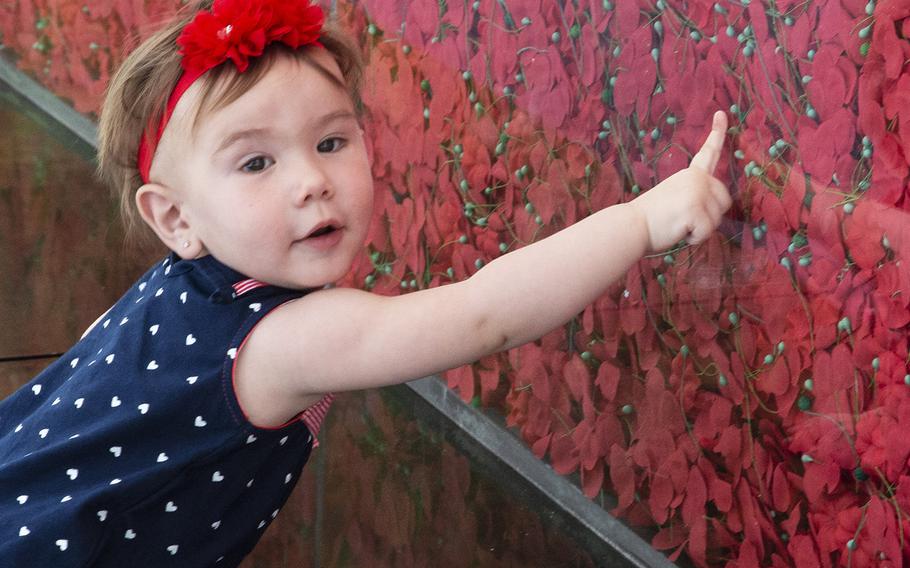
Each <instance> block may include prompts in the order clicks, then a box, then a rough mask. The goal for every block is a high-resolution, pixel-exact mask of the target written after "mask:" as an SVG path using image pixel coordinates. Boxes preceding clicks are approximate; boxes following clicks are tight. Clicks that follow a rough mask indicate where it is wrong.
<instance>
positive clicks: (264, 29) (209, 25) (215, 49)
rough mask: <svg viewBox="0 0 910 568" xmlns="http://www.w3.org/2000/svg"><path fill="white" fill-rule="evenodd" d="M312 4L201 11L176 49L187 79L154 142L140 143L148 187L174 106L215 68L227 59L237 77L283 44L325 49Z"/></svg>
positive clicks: (319, 15)
mask: <svg viewBox="0 0 910 568" xmlns="http://www.w3.org/2000/svg"><path fill="white" fill-rule="evenodd" d="M310 2H311V0H215V2H214V4H213V5H212V10H211V12H199V13H198V14H196V17H195V18H193V21H191V22H190V23H189V24H187V25H186V27H185V28H183V32H182V33H181V34H180V37H179V38H177V45H179V46H180V55H181V56H182V57H183V59H182V60H181V66H182V67H183V74H182V75H181V76H180V80H179V81H177V84H176V85H175V86H174V90H173V91H172V92H171V95H170V97H168V101H167V107H166V109H165V111H164V115H163V116H162V117H161V122H160V123H159V124H158V128H157V129H155V130H154V132H155V134H154V137H153V138H152V139H151V140H147V138H148V137H147V136H146V135H145V134H144V133H143V136H142V138H141V140H140V141H139V155H138V168H139V175H140V176H141V177H142V181H143V183H148V181H149V170H150V169H151V167H152V157H154V155H155V149H156V148H157V147H158V143H159V142H160V141H161V135H162V134H163V133H164V129H165V127H166V126H167V123H168V121H169V120H170V118H171V115H172V114H173V112H174V107H176V106H177V103H178V102H179V101H180V97H182V96H183V94H184V93H185V92H186V90H187V89H189V88H190V86H191V85H192V84H193V83H195V82H196V79H198V78H199V77H201V76H202V75H203V74H205V73H206V72H207V71H209V70H210V69H212V68H214V67H217V66H218V65H221V64H222V63H224V62H225V61H227V60H229V59H230V60H231V61H233V62H234V65H235V66H236V67H237V72H238V73H243V72H244V71H246V69H247V67H248V66H249V60H250V58H251V57H258V56H260V55H262V53H263V52H264V51H265V48H266V46H268V45H269V44H271V43H274V42H280V43H283V44H285V45H287V46H288V47H290V48H292V49H297V48H298V47H300V46H303V45H320V44H319V35H320V34H321V33H322V25H323V23H324V22H325V14H323V11H322V8H321V7H320V6H319V5H317V4H311V3H310Z"/></svg>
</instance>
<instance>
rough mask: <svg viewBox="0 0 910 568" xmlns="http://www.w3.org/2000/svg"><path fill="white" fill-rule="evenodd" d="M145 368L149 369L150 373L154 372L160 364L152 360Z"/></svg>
mask: <svg viewBox="0 0 910 568" xmlns="http://www.w3.org/2000/svg"><path fill="white" fill-rule="evenodd" d="M145 368H146V369H148V370H149V371H154V370H155V369H157V368H158V362H157V361H155V360H154V359H152V360H151V361H149V364H148V365H146V367H145Z"/></svg>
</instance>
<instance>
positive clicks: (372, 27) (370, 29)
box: [367, 24, 379, 36]
mask: <svg viewBox="0 0 910 568" xmlns="http://www.w3.org/2000/svg"><path fill="white" fill-rule="evenodd" d="M367 33H368V34H370V35H371V36H374V35H376V34H378V33H379V28H377V27H376V24H370V25H368V26H367Z"/></svg>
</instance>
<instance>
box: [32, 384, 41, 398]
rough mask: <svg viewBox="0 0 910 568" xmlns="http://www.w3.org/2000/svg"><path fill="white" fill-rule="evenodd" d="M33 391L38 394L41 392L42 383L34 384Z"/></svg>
mask: <svg viewBox="0 0 910 568" xmlns="http://www.w3.org/2000/svg"><path fill="white" fill-rule="evenodd" d="M32 392H33V393H35V395H36V396H37V395H39V394H41V385H32Z"/></svg>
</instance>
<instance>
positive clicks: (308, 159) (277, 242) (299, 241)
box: [165, 49, 373, 289]
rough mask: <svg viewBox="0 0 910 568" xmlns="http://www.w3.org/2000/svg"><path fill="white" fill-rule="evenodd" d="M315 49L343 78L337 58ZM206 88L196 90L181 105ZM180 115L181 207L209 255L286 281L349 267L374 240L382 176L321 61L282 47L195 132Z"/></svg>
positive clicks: (332, 274) (324, 279)
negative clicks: (373, 169) (375, 172)
mask: <svg viewBox="0 0 910 568" xmlns="http://www.w3.org/2000/svg"><path fill="white" fill-rule="evenodd" d="M313 51H314V53H312V54H311V57H312V59H313V60H315V63H316V64H318V65H319V66H320V67H322V68H323V69H324V70H325V71H328V72H329V73H331V74H333V75H335V76H336V77H337V78H338V79H339V81H341V80H342V76H341V71H340V70H339V68H338V66H337V64H336V63H335V61H334V60H333V59H332V57H331V56H330V55H329V54H328V53H326V52H325V50H319V49H316V50H313ZM198 96H199V93H198V89H193V88H191V89H190V90H189V91H187V93H186V94H185V95H184V97H183V98H182V99H181V101H180V102H181V105H180V106H183V103H187V105H186V106H187V107H188V106H189V105H190V104H193V105H195V101H194V100H193V97H198ZM187 99H188V100H187ZM179 110H180V109H179V108H178V109H177V110H176V111H175V115H174V118H175V119H176V118H177V111H179ZM180 122H181V125H180V127H179V128H178V129H177V130H178V132H177V133H176V136H175V137H174V138H173V142H174V144H173V145H172V148H171V149H170V150H169V152H168V154H170V155H169V156H167V158H166V160H165V163H166V164H171V163H172V164H173V166H174V168H175V169H176V170H177V171H175V172H173V173H174V174H175V176H174V178H173V179H175V180H179V181H178V182H176V183H175V184H174V185H178V186H179V187H178V188H177V189H176V193H177V194H178V199H179V200H180V201H182V203H181V205H180V211H181V215H182V217H183V220H184V221H185V222H186V223H187V224H188V225H189V227H190V229H191V234H192V235H193V237H194V238H196V239H198V241H200V242H201V244H202V247H203V248H202V253H201V254H206V253H209V254H212V255H214V256H215V258H217V259H218V260H220V261H221V262H223V263H224V264H227V265H228V266H230V267H232V268H234V269H235V270H238V271H239V272H242V273H243V274H245V275H247V276H250V277H252V278H256V279H257V280H262V281H264V282H268V283H270V284H275V285H279V286H284V287H288V288H298V289H299V288H311V287H318V286H322V285H324V284H327V283H330V282H334V281H336V280H338V279H340V278H341V277H342V276H344V274H345V273H346V272H347V271H348V270H349V269H350V266H351V263H352V261H353V260H354V257H355V255H356V254H357V253H358V252H360V251H361V249H362V247H363V244H364V242H365V239H366V235H367V231H368V229H369V224H370V219H371V217H372V203H373V182H372V178H371V173H370V164H369V160H368V157H367V152H366V148H365V145H364V141H363V132H362V131H361V129H360V125H359V123H358V121H357V118H356V116H355V113H354V105H353V102H352V101H351V98H350V96H349V95H348V94H347V92H346V91H345V90H344V89H343V88H342V87H341V86H340V85H339V84H336V83H335V82H333V81H331V80H330V79H329V78H328V77H326V76H325V75H324V73H323V72H321V71H320V70H319V69H317V68H316V67H314V65H313V64H312V63H311V62H302V61H298V60H295V59H293V58H291V57H284V56H282V57H279V59H278V61H277V62H275V64H274V65H273V66H272V68H271V69H270V70H269V71H268V72H267V73H266V75H265V76H264V77H262V79H261V80H260V81H259V82H258V83H257V84H256V85H255V86H253V87H252V88H251V89H250V90H249V91H247V92H246V93H244V94H243V95H241V96H240V97H239V98H238V99H237V100H236V101H234V102H232V103H231V104H229V105H227V106H225V107H223V108H221V109H219V110H217V111H215V112H212V113H209V114H207V115H205V116H204V117H201V118H200V120H199V122H198V124H197V128H196V131H195V133H190V132H189V127H188V126H187V124H186V123H188V122H189V121H188V120H185V119H184V120H181V121H180ZM169 130H170V128H169Z"/></svg>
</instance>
